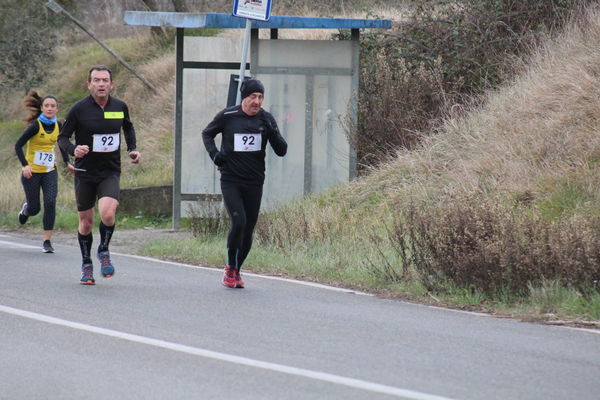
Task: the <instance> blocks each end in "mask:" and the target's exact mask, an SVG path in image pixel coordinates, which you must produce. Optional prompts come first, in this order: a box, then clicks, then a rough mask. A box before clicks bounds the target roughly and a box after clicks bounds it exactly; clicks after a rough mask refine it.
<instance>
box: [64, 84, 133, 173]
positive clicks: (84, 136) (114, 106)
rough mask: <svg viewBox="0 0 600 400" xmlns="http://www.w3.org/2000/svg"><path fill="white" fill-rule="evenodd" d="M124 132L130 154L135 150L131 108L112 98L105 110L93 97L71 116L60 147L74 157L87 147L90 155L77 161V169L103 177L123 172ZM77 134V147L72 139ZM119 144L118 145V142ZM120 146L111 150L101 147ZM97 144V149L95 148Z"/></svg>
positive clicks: (78, 107)
mask: <svg viewBox="0 0 600 400" xmlns="http://www.w3.org/2000/svg"><path fill="white" fill-rule="evenodd" d="M121 130H123V136H124V137H125V141H126V143H127V151H133V150H135V146H136V136H135V129H134V128H133V124H132V123H131V120H130V118H129V108H128V107H127V104H125V102H123V101H122V100H119V99H117V98H115V97H109V100H108V103H107V104H106V106H104V109H103V108H102V107H100V106H99V105H98V103H96V101H94V98H93V97H92V96H88V97H86V98H83V99H81V100H79V101H78V102H77V103H75V105H73V107H72V108H71V110H70V111H69V113H68V114H67V119H66V120H65V123H64V125H63V127H62V130H61V131H60V135H59V136H58V145H59V146H60V147H61V148H62V149H65V150H66V151H67V153H69V154H70V155H73V156H74V155H75V153H74V152H75V147H76V146H78V145H87V146H89V148H90V152H89V153H88V154H86V155H85V157H83V158H76V159H75V167H76V168H81V169H84V170H86V171H87V174H89V175H103V174H104V173H106V172H110V171H116V172H119V173H120V172H121V153H120V144H121ZM73 133H75V143H74V144H73V143H71V136H72V135H73ZM116 140H118V143H116V142H115V141H116ZM112 143H115V144H118V146H116V148H113V147H108V149H110V150H108V151H107V150H106V149H102V148H101V146H100V145H111V144H112ZM94 144H96V148H95V147H94Z"/></svg>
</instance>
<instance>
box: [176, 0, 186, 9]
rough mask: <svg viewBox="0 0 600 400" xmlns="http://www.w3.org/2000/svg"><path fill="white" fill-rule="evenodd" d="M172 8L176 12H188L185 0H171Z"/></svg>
mask: <svg viewBox="0 0 600 400" xmlns="http://www.w3.org/2000/svg"><path fill="white" fill-rule="evenodd" d="M173 8H174V9H175V11H176V12H188V8H187V6H186V4H185V0H173Z"/></svg>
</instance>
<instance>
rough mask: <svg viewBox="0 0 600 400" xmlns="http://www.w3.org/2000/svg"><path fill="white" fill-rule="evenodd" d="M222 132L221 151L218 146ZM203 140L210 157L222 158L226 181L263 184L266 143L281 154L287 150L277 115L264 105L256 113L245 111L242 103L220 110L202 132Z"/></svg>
mask: <svg viewBox="0 0 600 400" xmlns="http://www.w3.org/2000/svg"><path fill="white" fill-rule="evenodd" d="M219 133H221V135H222V137H221V150H218V149H217V146H216V145H215V137H216V136H217V135H218V134H219ZM202 141H203V142H204V147H205V148H206V151H207V152H208V154H209V155H210V158H211V159H212V160H214V161H217V160H215V157H217V158H218V159H219V164H222V165H221V166H219V171H220V172H221V180H222V181H227V182H237V183H248V184H254V185H262V184H263V183H264V181H265V154H266V153H265V150H266V147H267V142H269V143H270V144H271V147H272V148H273V151H275V154H277V155H278V156H279V157H283V156H284V155H285V154H286V153H287V143H286V141H285V139H284V138H283V137H282V136H281V134H280V133H279V128H278V127H277V122H275V118H273V116H272V115H271V114H270V113H269V112H267V111H265V110H263V109H262V108H261V109H260V111H259V112H258V113H257V114H256V115H254V116H250V115H247V114H246V113H244V112H243V111H242V108H241V106H239V105H237V106H233V107H228V108H226V109H224V110H222V111H220V112H219V113H217V115H216V116H215V118H214V119H213V120H212V122H211V123H209V124H208V126H207V127H206V128H205V129H204V130H203V131H202Z"/></svg>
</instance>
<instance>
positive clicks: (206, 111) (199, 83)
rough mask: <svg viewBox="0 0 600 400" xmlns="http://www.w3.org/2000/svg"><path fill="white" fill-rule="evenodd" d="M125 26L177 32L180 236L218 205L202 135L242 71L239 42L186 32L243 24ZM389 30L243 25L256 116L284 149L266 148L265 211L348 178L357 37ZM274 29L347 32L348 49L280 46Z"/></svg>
mask: <svg viewBox="0 0 600 400" xmlns="http://www.w3.org/2000/svg"><path fill="white" fill-rule="evenodd" d="M124 19H125V23H126V24H127V25H138V26H156V27H174V28H176V90H175V96H176V99H175V100H176V102H175V142H174V177H173V178H174V179H173V228H174V229H178V228H179V223H180V219H181V218H183V217H190V216H206V214H207V210H208V214H210V212H211V210H214V203H215V201H217V202H218V201H219V200H220V194H221V193H220V183H219V178H220V177H219V172H218V170H217V169H216V168H215V166H214V165H213V163H212V160H211V159H210V157H209V156H208V154H207V153H206V151H205V150H204V145H203V142H202V137H201V133H202V130H203V129H204V127H205V126H206V125H207V124H208V123H209V122H210V121H211V120H212V118H213V117H214V116H215V114H216V113H217V112H218V111H220V110H221V109H223V108H224V107H226V106H228V105H232V103H231V98H232V94H233V98H234V99H235V89H237V81H236V80H235V79H236V78H237V74H239V71H240V70H241V67H242V66H241V54H242V42H241V40H240V39H239V38H228V37H206V36H197V35H196V36H195V35H193V32H192V34H189V35H187V34H186V30H188V31H189V30H193V29H199V28H215V29H243V28H244V27H245V25H246V19H245V18H239V17H235V16H233V15H229V14H217V13H208V14H194V13H173V12H143V11H126V12H125V16H124ZM390 27H391V21H390V20H380V19H345V18H344V19H342V18H312V17H291V16H272V17H271V18H270V19H269V21H259V20H253V21H252V22H251V40H250V51H249V53H248V57H247V59H246V65H245V71H246V75H245V76H246V77H250V76H251V77H254V78H257V79H260V80H261V81H262V82H263V84H264V86H265V101H264V103H263V108H264V109H265V110H267V111H269V112H270V113H271V114H273V116H274V117H275V119H276V120H277V123H278V125H279V128H280V131H281V134H282V136H283V137H284V138H285V140H286V141H287V143H288V154H287V155H286V156H285V157H284V158H279V157H277V156H275V154H274V153H273V152H272V150H269V148H267V158H266V164H267V165H266V180H265V186H264V190H263V209H269V208H272V207H275V206H277V205H279V204H283V203H285V202H288V201H291V200H294V199H297V198H301V197H302V196H304V195H307V194H310V193H319V192H321V191H323V190H326V189H328V188H330V187H332V186H335V185H337V184H340V183H344V182H348V181H349V180H351V179H352V178H353V177H354V176H355V174H356V155H355V152H354V150H353V149H352V148H351V147H350V145H349V142H348V139H347V137H346V131H345V128H344V126H345V122H347V121H348V120H350V121H356V118H357V116H356V108H357V94H358V71H359V66H358V62H359V35H360V29H387V28H390ZM260 29H268V30H269V31H270V34H269V35H268V36H269V38H267V39H261V38H259V30H260ZM280 29H331V30H341V29H345V30H350V39H349V40H297V39H279V38H278V36H279V30H280ZM219 139H220V136H218V137H217V140H219ZM217 145H219V143H217ZM211 205H212V208H211Z"/></svg>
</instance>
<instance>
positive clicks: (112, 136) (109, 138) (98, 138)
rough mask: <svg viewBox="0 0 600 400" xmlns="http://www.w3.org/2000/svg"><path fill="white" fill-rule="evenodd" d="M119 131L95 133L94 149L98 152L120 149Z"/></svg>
mask: <svg viewBox="0 0 600 400" xmlns="http://www.w3.org/2000/svg"><path fill="white" fill-rule="evenodd" d="M119 139H120V135H119V134H118V133H96V134H94V144H93V151H94V152H96V153H110V152H113V151H117V150H119Z"/></svg>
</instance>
